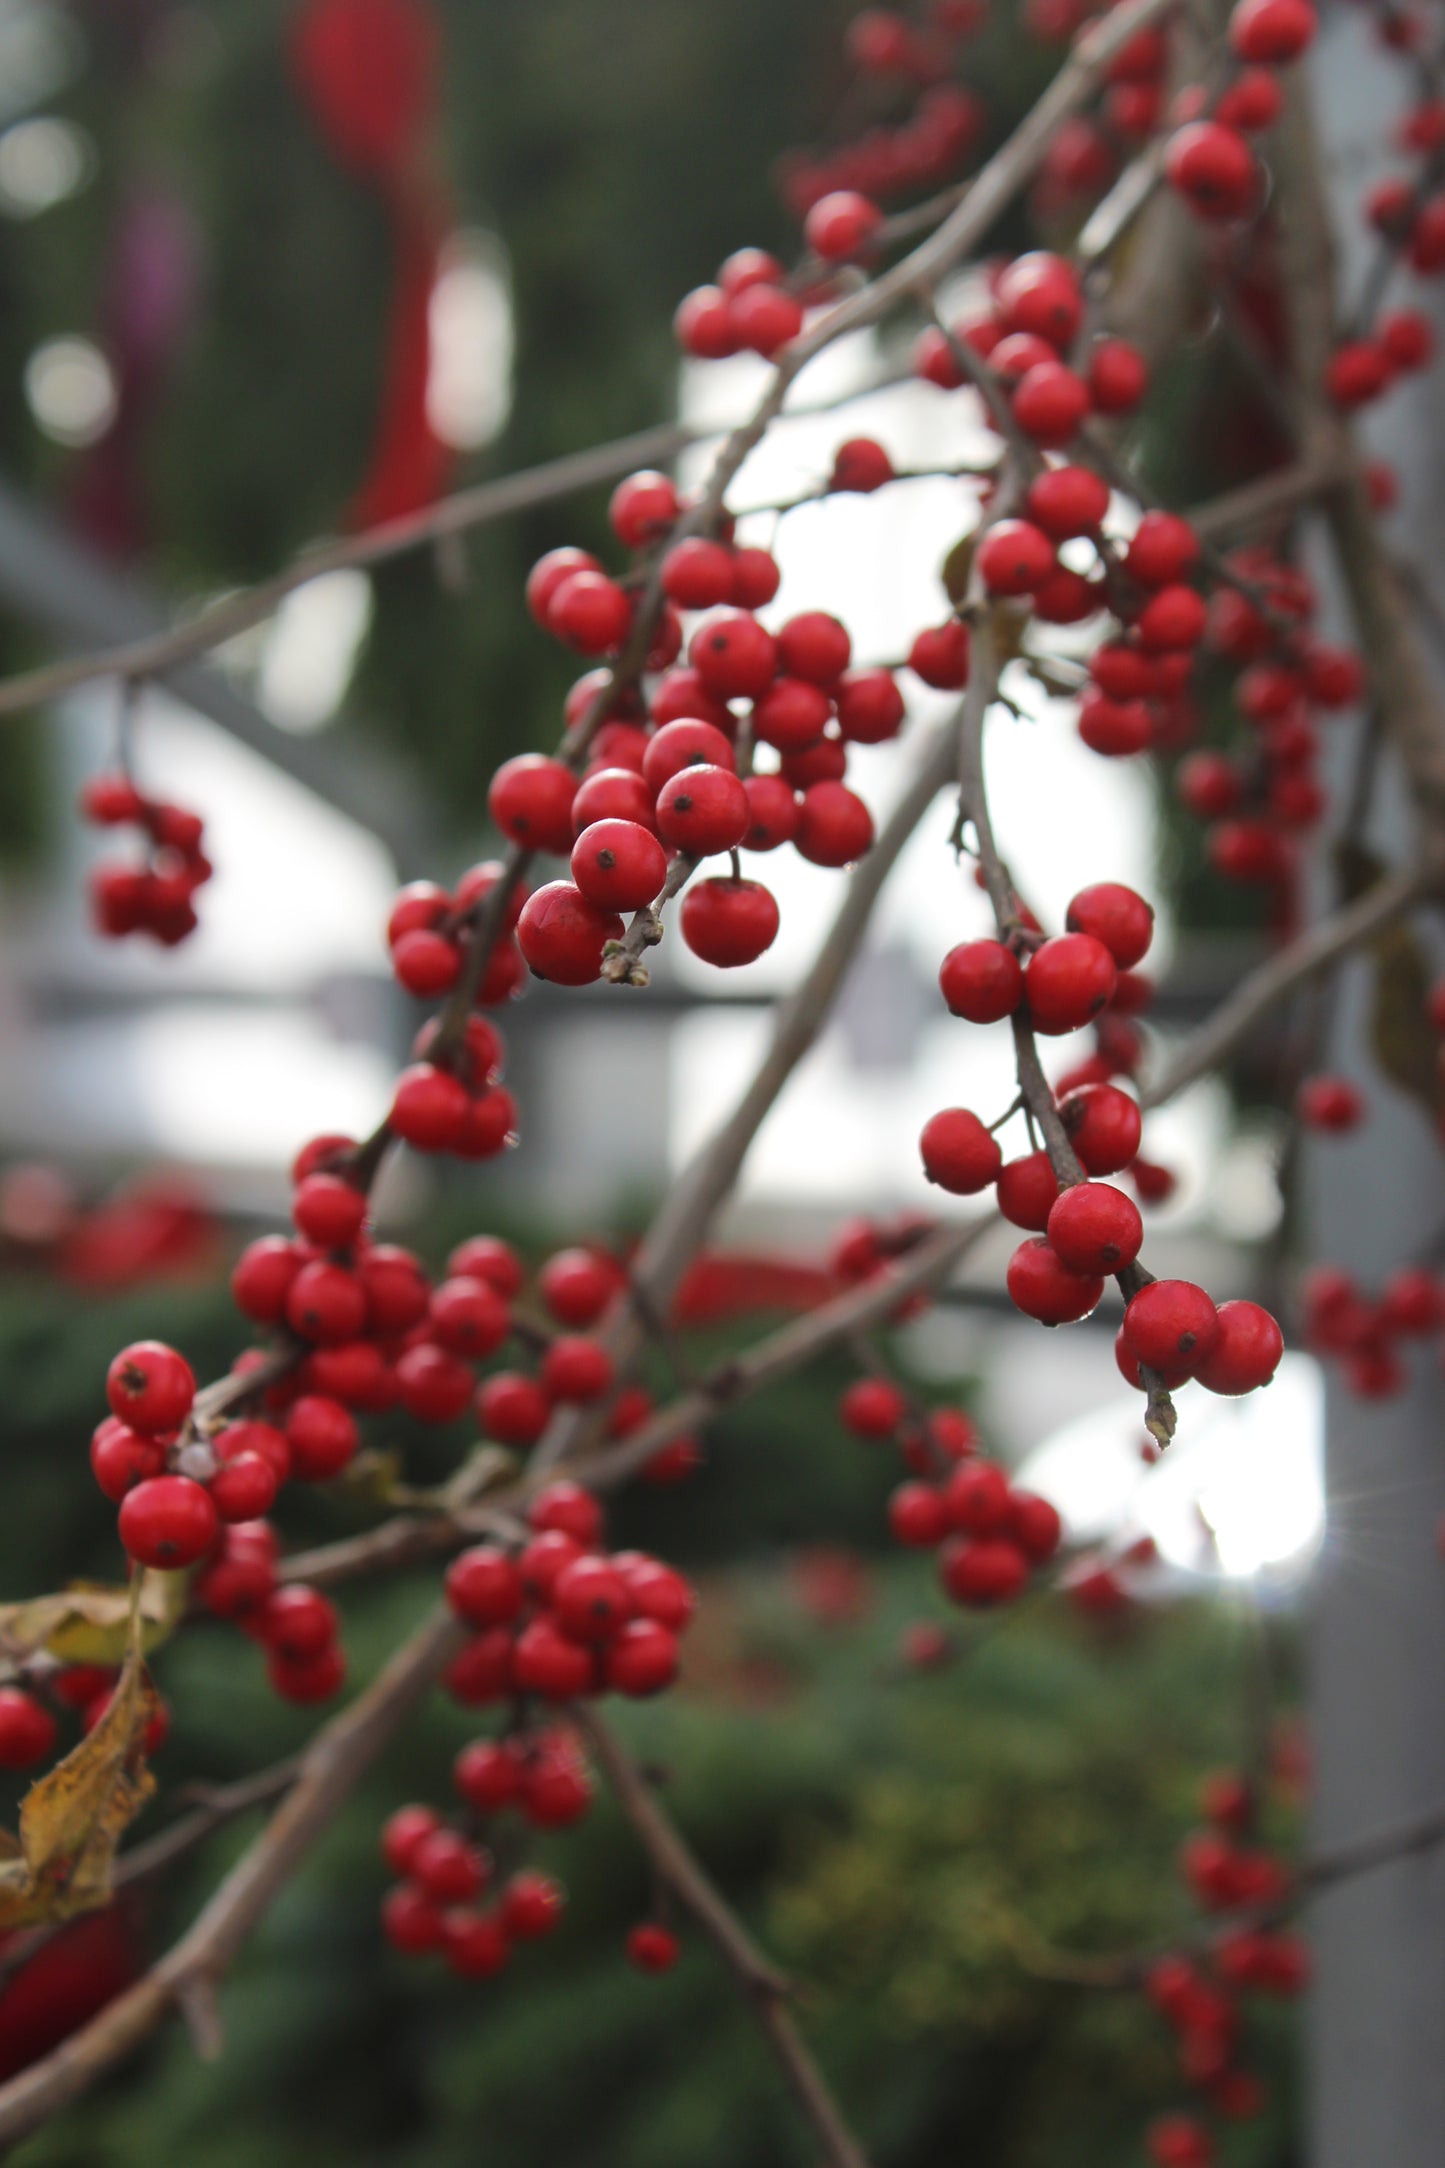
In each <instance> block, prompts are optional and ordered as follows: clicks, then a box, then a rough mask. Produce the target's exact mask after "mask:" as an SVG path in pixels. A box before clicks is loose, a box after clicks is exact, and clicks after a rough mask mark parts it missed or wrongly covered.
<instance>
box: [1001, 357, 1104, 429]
mask: <svg viewBox="0 0 1445 2168" xmlns="http://www.w3.org/2000/svg"><path fill="white" fill-rule="evenodd" d="M1010 403H1011V405H1012V407H1013V417H1014V420H1015V421H1016V422H1017V423H1018V425H1019V427H1020V429H1022V430H1023V431H1024V432H1025V434H1026V435H1028V436H1030V437H1032V438H1033V440H1034V442H1035V443H1036V444H1042V445H1044V446H1046V447H1058V446H1061V445H1064V444H1067V443H1068V442H1069V440H1070V438H1071V437H1072V436H1073V435H1074V433H1075V431H1076V430H1077V429H1078V427H1079V424H1080V423H1081V422H1082V421H1083V419H1084V417H1085V415H1086V414H1087V413H1088V411H1089V389H1088V386H1087V385H1086V384H1085V382H1084V380H1083V378H1082V377H1080V376H1076V375H1075V374H1074V372H1073V370H1072V369H1070V368H1069V367H1067V365H1066V364H1065V363H1064V362H1062V361H1041V362H1038V363H1037V364H1036V365H1035V366H1034V367H1033V368H1032V369H1030V370H1028V371H1027V372H1026V373H1025V375H1024V376H1022V377H1021V378H1020V380H1019V384H1018V387H1017V389H1016V390H1015V392H1014V395H1013V398H1012V401H1011V402H1010Z"/></svg>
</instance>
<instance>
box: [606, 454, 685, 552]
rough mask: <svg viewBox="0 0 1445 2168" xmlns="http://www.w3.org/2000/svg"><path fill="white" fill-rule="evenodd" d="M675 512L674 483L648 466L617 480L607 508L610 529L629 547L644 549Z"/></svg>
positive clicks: (675, 493) (661, 532) (656, 536)
mask: <svg viewBox="0 0 1445 2168" xmlns="http://www.w3.org/2000/svg"><path fill="white" fill-rule="evenodd" d="M677 513H678V502H677V485H676V483H675V482H674V481H673V480H672V478H671V476H670V475H666V474H656V473H654V472H653V471H652V470H651V469H650V468H644V469H643V470H642V471H641V472H640V473H637V474H629V475H627V476H626V477H625V478H624V479H623V480H622V481H620V482H619V483H618V485H617V487H616V489H614V490H613V492H612V498H611V502H610V503H609V504H608V507H607V517H608V519H609V520H610V522H611V524H612V532H613V533H614V534H615V535H616V537H617V539H618V541H619V542H621V543H622V544H623V545H624V546H625V547H626V548H627V549H630V550H640V549H645V548H646V546H647V544H648V543H649V542H656V541H657V540H658V539H659V538H660V537H661V536H662V535H665V534H666V533H667V530H668V528H669V527H670V526H671V525H672V523H673V521H674V520H675V519H676V518H677Z"/></svg>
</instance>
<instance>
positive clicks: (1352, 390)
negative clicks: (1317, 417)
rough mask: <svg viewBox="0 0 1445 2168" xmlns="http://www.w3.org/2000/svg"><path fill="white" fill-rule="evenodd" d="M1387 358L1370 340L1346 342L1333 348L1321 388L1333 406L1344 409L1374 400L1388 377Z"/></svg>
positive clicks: (1389, 372) (1349, 340) (1381, 390)
mask: <svg viewBox="0 0 1445 2168" xmlns="http://www.w3.org/2000/svg"><path fill="white" fill-rule="evenodd" d="M1392 373H1393V372H1392V369H1391V365H1390V357H1389V355H1388V354H1387V353H1386V352H1385V349H1384V348H1383V347H1382V346H1377V345H1376V344H1375V343H1374V341H1373V340H1371V339H1347V340H1346V341H1345V343H1344V345H1343V346H1337V347H1336V348H1335V351H1334V353H1333V354H1331V356H1330V359H1329V365H1328V367H1327V368H1326V370H1325V389H1326V390H1327V391H1328V393H1329V395H1330V397H1331V398H1332V399H1333V400H1334V402H1335V404H1336V406H1341V407H1344V408H1346V409H1347V410H1348V409H1350V408H1353V407H1361V406H1367V405H1368V404H1369V402H1370V401H1371V400H1372V399H1378V398H1379V396H1380V394H1381V392H1383V391H1384V390H1385V389H1386V387H1387V386H1388V384H1389V382H1390V377H1391V375H1392Z"/></svg>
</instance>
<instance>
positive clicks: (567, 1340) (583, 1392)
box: [541, 1334, 613, 1402]
mask: <svg viewBox="0 0 1445 2168" xmlns="http://www.w3.org/2000/svg"><path fill="white" fill-rule="evenodd" d="M612 1375H613V1371H612V1357H611V1356H610V1355H609V1354H608V1352H607V1350H606V1348H604V1347H603V1346H602V1345H601V1343H600V1342H599V1341H596V1340H588V1339H585V1338H582V1337H580V1336H577V1335H570V1334H568V1335H563V1337H562V1338H560V1339H557V1340H554V1341H553V1342H552V1345H551V1346H550V1347H549V1348H548V1350H547V1352H546V1354H545V1355H544V1356H543V1358H542V1369H541V1385H542V1390H543V1391H544V1392H545V1393H547V1394H548V1395H549V1396H550V1398H551V1399H553V1400H563V1401H578V1402H586V1401H589V1400H600V1399H601V1397H602V1395H603V1394H604V1393H605V1392H606V1391H607V1390H608V1388H609V1387H610V1385H611V1384H612Z"/></svg>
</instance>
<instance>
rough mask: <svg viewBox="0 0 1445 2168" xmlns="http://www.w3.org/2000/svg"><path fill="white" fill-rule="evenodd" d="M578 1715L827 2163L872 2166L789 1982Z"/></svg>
mask: <svg viewBox="0 0 1445 2168" xmlns="http://www.w3.org/2000/svg"><path fill="white" fill-rule="evenodd" d="M574 1720H575V1722H576V1723H577V1724H578V1726H579V1728H580V1729H581V1731H582V1732H583V1734H584V1736H585V1737H586V1739H587V1740H588V1742H589V1744H590V1745H591V1747H592V1750H593V1752H594V1753H595V1755H596V1756H597V1759H598V1761H599V1762H600V1763H601V1765H602V1767H603V1769H604V1770H605V1771H606V1774H607V1780H608V1782H609V1784H610V1785H611V1786H612V1790H613V1794H614V1796H615V1798H616V1800H617V1803H618V1805H619V1806H620V1807H621V1809H622V1811H623V1813H624V1814H625V1815H626V1817H627V1819H628V1821H629V1822H630V1823H631V1824H632V1827H633V1829H634V1830H635V1831H636V1833H637V1835H638V1837H639V1838H640V1839H641V1841H642V1844H643V1846H644V1848H645V1849H646V1852H647V1855H648V1858H649V1859H650V1860H651V1862H652V1865H653V1868H654V1871H655V1872H656V1873H657V1875H658V1876H659V1878H660V1879H661V1881H662V1882H663V1883H664V1884H665V1886H666V1887H667V1888H668V1889H669V1890H670V1891H671V1892H672V1894H673V1896H674V1897H675V1898H676V1899H677V1901H678V1903H679V1904H681V1905H682V1906H683V1907H684V1908H685V1910H687V1911H688V1912H690V1913H691V1914H692V1916H693V1918H694V1919H695V1920H696V1921H697V1923H698V1925H699V1927H701V1929H702V1930H703V1933H704V1934H705V1935H706V1936H707V1938H708V1940H709V1941H710V1942H711V1943H712V1945H713V1948H714V1949H715V1950H716V1951H717V1953H718V1955H719V1956H720V1957H721V1958H722V1960H723V1963H724V1964H725V1965H726V1966H727V1968H728V1970H729V1971H730V1972H731V1973H732V1974H733V1976H734V1978H735V1979H736V1980H737V1982H738V1984H739V1986H740V1987H741V1988H742V1990H743V1992H744V1994H745V1995H746V1997H747V2000H748V2002H749V2004H750V2005H751V2007H752V2010H753V2013H754V2015H755V2016H756V2018H757V2021H758V2024H759V2026H760V2027H761V2028H762V2031H763V2033H764V2035H765V2036H766V2038H767V2041H768V2045H769V2046H770V2047H771V2049H772V2051H773V2053H774V2055H776V2057H777V2059H778V2062H779V2064H780V2066H781V2068H782V2072H783V2076H784V2077H785V2079H786V2080H787V2083H788V2086H789V2089H790V2090H791V2092H792V2094H793V2097H794V2099H795V2100H796V2101H797V2103H798V2105H799V2107H800V2108H801V2109H802V2111H803V2113H804V2115H805V2116H806V2117H807V2119H808V2121H809V2122H810V2123H811V2125H812V2127H813V2129H814V2131H815V2133H816V2134H817V2137H818V2139H819V2141H820V2143H821V2144H822V2146H823V2148H824V2152H825V2155H826V2158H827V2161H828V2163H829V2168H868V2156H867V2154H866V2153H865V2152H864V2151H863V2148H862V2146H861V2145H860V2144H859V2143H858V2140H857V2139H856V2138H855V2137H854V2135H853V2133H852V2131H851V2130H850V2129H849V2128H848V2125H847V2123H846V2122H845V2121H844V2118H843V2113H842V2110H841V2109H840V2108H839V2106H838V2103H837V2101H836V2100H835V2099H834V2097H833V2092H832V2088H831V2087H830V2086H829V2084H828V2081H827V2079H826V2078H825V2077H824V2076H823V2073H822V2071H821V2070H820V2069H819V2068H818V2065H817V2064H816V2062H815V2061H814V2060H813V2057H812V2054H811V2052H810V2050H809V2048H808V2046H807V2044H806V2042H805V2041H804V2039H803V2036H802V2034H801V2033H800V2032H799V2031H798V2028H797V2026H796V2024H795V2023H794V2022H793V2018H792V2014H791V2012H790V2011H789V2009H788V2007H787V1999H788V1994H789V1986H788V1982H787V1981H786V1979H784V1977H783V1975H782V1974H781V1973H780V1972H779V1971H778V1970H777V1968H776V1967H775V1966H774V1965H772V1964H771V1963H770V1962H769V1960H768V1959H767V1958H766V1957H765V1956H764V1955H763V1953H762V1951H761V1950H760V1949H759V1948H758V1946H757V1944H756V1943H755V1942H754V1941H753V1939H752V1936H751V1935H750V1934H749V1933H748V1931H747V1929H746V1928H745V1927H744V1926H743V1924H742V1922H741V1920H739V1919H738V1917H737V1915H736V1914H735V1913H734V1912H733V1911H732V1909H731V1907H730V1906H729V1905H728V1903H727V1901H726V1899H725V1898H724V1897H723V1896H722V1895H721V1893H720V1892H719V1890H718V1889H717V1887H716V1885H715V1884H714V1883H713V1882H712V1881H711V1879H710V1878H709V1876H708V1875H707V1874H706V1873H705V1872H704V1870H703V1868H702V1867H701V1866H700V1865H699V1863H698V1861H697V1859H696V1857H695V1855H694V1854H693V1852H692V1851H691V1850H690V1849H689V1847H688V1845H687V1844H686V1843H685V1842H684V1841H683V1838H682V1837H681V1835H680V1834H679V1833H678V1830H677V1828H676V1827H675V1825H674V1824H673V1822H672V1820H671V1819H670V1817H669V1816H668V1815H667V1814H666V1812H665V1811H664V1810H663V1807H662V1806H661V1804H660V1802H659V1800H658V1797H657V1794H656V1792H655V1790H654V1789H653V1787H652V1785H651V1784H649V1783H648V1781H647V1778H646V1777H645V1776H644V1774H643V1772H642V1770H641V1769H640V1768H639V1767H638V1766H637V1763H636V1762H635V1761H634V1760H633V1758H632V1756H631V1755H630V1754H629V1753H628V1752H627V1749H626V1748H625V1747H624V1746H623V1744H622V1742H621V1740H620V1739H619V1738H618V1736H617V1734H616V1732H615V1731H614V1730H613V1729H612V1727H611V1725H610V1724H607V1723H605V1722H604V1721H603V1719H602V1718H601V1717H599V1716H598V1715H597V1713H596V1711H595V1710H593V1709H588V1708H579V1709H577V1710H575V1711H574Z"/></svg>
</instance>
